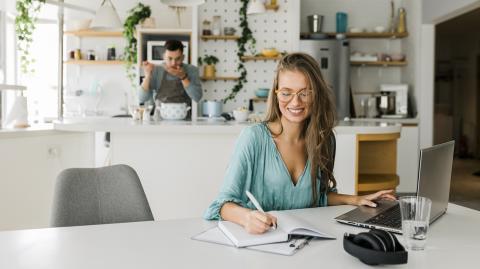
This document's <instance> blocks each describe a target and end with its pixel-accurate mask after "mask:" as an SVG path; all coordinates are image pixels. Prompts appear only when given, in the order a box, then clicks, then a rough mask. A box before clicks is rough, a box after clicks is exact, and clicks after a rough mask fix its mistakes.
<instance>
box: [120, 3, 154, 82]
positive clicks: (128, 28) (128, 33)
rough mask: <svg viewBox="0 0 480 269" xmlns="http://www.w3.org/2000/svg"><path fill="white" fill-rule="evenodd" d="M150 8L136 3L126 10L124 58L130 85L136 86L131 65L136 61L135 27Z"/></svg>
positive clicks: (147, 15) (150, 12)
mask: <svg viewBox="0 0 480 269" xmlns="http://www.w3.org/2000/svg"><path fill="white" fill-rule="evenodd" d="M151 14H152V10H151V9H150V7H149V6H146V5H144V4H142V3H138V4H137V5H136V6H135V7H133V8H132V9H130V10H129V11H128V17H127V18H126V19H125V23H124V24H123V36H124V37H125V39H126V40H127V46H126V47H125V52H124V58H125V63H126V71H127V77H128V78H129V79H130V82H131V83H132V87H134V88H135V87H136V86H137V85H136V83H135V70H134V68H133V65H134V64H135V63H136V62H137V38H136V37H135V29H136V26H137V25H138V24H139V23H142V22H143V21H144V20H145V19H146V18H148V17H150V15H151Z"/></svg>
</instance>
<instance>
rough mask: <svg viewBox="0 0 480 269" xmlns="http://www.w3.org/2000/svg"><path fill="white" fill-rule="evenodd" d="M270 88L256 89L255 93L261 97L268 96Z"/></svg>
mask: <svg viewBox="0 0 480 269" xmlns="http://www.w3.org/2000/svg"><path fill="white" fill-rule="evenodd" d="M269 91H270V89H269V88H259V89H257V90H256V91H255V95H256V96H257V97H260V98H265V97H268V92H269Z"/></svg>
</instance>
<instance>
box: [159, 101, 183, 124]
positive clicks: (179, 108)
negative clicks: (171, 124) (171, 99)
mask: <svg viewBox="0 0 480 269" xmlns="http://www.w3.org/2000/svg"><path fill="white" fill-rule="evenodd" d="M189 110H190V107H189V106H187V104H186V103H161V104H160V116H162V119H165V120H183V119H185V118H186V117H187V114H188V111H189Z"/></svg>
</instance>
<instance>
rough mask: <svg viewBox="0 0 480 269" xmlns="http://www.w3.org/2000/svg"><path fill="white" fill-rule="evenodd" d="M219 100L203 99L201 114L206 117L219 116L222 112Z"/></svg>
mask: <svg viewBox="0 0 480 269" xmlns="http://www.w3.org/2000/svg"><path fill="white" fill-rule="evenodd" d="M222 106H223V105H222V102H221V101H203V104H202V115H204V116H207V117H220V115H221V114H222Z"/></svg>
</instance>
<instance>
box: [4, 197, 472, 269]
mask: <svg viewBox="0 0 480 269" xmlns="http://www.w3.org/2000/svg"><path fill="white" fill-rule="evenodd" d="M351 208H353V207H352V206H331V207H325V208H313V209H301V210H295V214H296V215H297V216H298V217H300V218H303V219H305V220H308V221H309V222H311V223H312V224H314V225H315V226H318V228H320V229H321V228H322V227H325V228H326V229H328V230H329V231H331V232H333V233H334V234H335V235H336V236H337V239H336V240H313V241H312V242H310V244H309V245H307V246H306V247H304V248H303V249H301V250H300V251H299V252H298V253H296V254H295V255H293V256H281V255H276V254H270V253H264V252H258V251H254V250H248V249H237V248H234V247H227V246H222V245H217V244H211V243H206V242H200V241H195V240H191V239H190V237H192V236H193V235H196V234H198V233H200V232H202V231H203V230H206V229H207V228H209V227H212V226H213V225H215V224H216V223H215V222H208V221H204V220H202V219H200V218H195V219H180V220H169V221H155V222H137V223H123V224H108V225H92V226H79V227H65V228H47V229H33V230H18V231H6V232H0V268H9V269H15V268H36V269H39V268H49V269H54V268H62V269H63V268H69V269H74V268H82V269H83V268H262V269H265V268H276V269H278V268H289V269H292V268H320V267H324V266H326V267H324V268H371V267H368V266H367V265H364V264H363V263H361V262H360V261H359V260H358V259H356V258H354V257H352V256H350V255H349V254H347V253H346V252H345V251H344V250H343V247H342V236H343V234H344V233H345V232H349V233H358V232H361V231H364V230H365V229H361V228H357V227H352V226H348V225H343V224H339V223H337V222H335V221H334V220H333V218H334V217H335V216H337V215H339V214H341V213H343V212H346V211H348V210H350V209H351ZM478 227H480V212H478V211H475V210H472V209H468V208H465V207H461V206H458V205H454V204H449V208H448V211H447V213H446V214H445V215H444V216H442V217H441V218H440V219H439V220H437V221H436V222H435V223H433V224H432V225H431V227H430V229H429V232H428V241H427V248H426V250H424V251H415V252H414V251H409V257H408V259H409V261H408V264H406V265H397V266H388V267H390V268H478V267H477V264H478V257H477V256H478V255H479V254H480V243H479V239H480V233H479V232H478ZM400 237H401V236H400ZM379 267H382V266H379Z"/></svg>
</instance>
